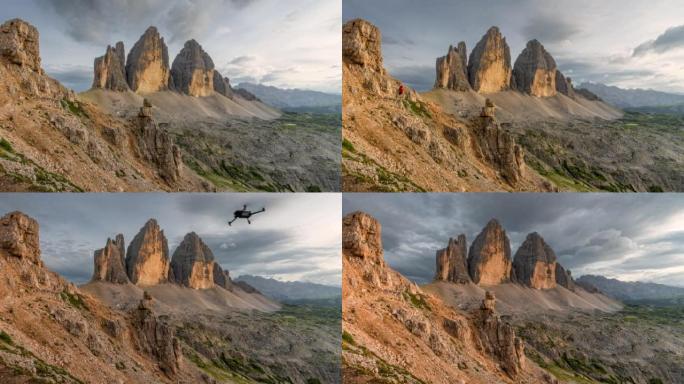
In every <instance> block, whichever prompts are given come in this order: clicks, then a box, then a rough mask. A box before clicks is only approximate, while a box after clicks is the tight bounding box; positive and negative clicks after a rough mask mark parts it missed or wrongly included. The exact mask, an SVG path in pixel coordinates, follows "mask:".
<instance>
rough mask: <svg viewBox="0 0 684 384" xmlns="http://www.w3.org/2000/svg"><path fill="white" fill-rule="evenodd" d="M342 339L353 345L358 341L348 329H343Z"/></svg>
mask: <svg viewBox="0 0 684 384" xmlns="http://www.w3.org/2000/svg"><path fill="white" fill-rule="evenodd" d="M342 341H343V342H345V343H349V344H351V345H356V342H355V341H354V336H352V335H351V333H349V332H347V331H342Z"/></svg>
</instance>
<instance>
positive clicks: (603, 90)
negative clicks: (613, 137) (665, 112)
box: [578, 83, 684, 112]
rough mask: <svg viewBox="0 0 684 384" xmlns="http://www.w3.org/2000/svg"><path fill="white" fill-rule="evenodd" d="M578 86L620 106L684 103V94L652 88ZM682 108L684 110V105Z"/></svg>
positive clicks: (601, 85)
mask: <svg viewBox="0 0 684 384" xmlns="http://www.w3.org/2000/svg"><path fill="white" fill-rule="evenodd" d="M578 88H582V89H586V90H588V91H590V92H592V93H594V94H596V95H597V96H598V97H600V98H601V99H603V100H604V101H606V102H608V103H610V104H612V105H614V106H616V107H619V108H640V107H670V106H676V105H683V104H684V95H681V94H676V93H667V92H659V91H654V90H652V89H622V88H618V87H614V86H609V85H605V84H601V83H582V84H580V86H579V87H578ZM680 110H684V107H683V108H680ZM644 112H648V111H644Z"/></svg>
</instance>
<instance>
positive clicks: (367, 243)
mask: <svg viewBox="0 0 684 384" xmlns="http://www.w3.org/2000/svg"><path fill="white" fill-rule="evenodd" d="M381 232H382V231H381V227H380V223H379V222H378V221H377V220H375V218H373V217H372V216H370V215H368V214H367V213H364V212H354V213H350V214H348V215H346V216H345V217H344V218H343V219H342V249H343V251H346V253H347V254H349V255H351V256H353V257H357V258H360V259H363V260H364V261H366V262H368V263H370V264H377V265H384V263H385V260H384V259H383V249H382V233H381Z"/></svg>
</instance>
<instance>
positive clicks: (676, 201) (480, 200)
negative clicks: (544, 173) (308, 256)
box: [343, 193, 684, 283]
mask: <svg viewBox="0 0 684 384" xmlns="http://www.w3.org/2000/svg"><path fill="white" fill-rule="evenodd" d="M354 210H363V211H366V212H368V213H369V214H371V215H373V216H375V217H376V218H377V219H378V220H380V223H381V224H382V225H383V230H382V237H383V245H384V249H385V257H386V259H387V262H388V263H389V264H390V265H391V266H392V267H394V268H396V269H397V270H399V271H400V272H401V273H403V274H404V275H406V276H408V277H410V278H411V279H413V280H415V281H417V282H421V283H423V282H428V281H430V280H431V279H432V277H433V275H434V268H435V266H434V265H435V259H434V258H435V251H436V250H437V249H440V248H443V247H445V246H446V244H447V241H448V239H449V237H453V236H456V235H458V234H460V233H463V234H465V235H466V238H467V241H468V244H470V243H472V241H473V240H474V239H475V237H476V235H477V234H478V233H479V232H480V231H481V229H482V227H484V226H485V225H486V223H487V221H489V220H490V219H491V218H496V219H498V220H499V221H500V222H501V224H502V225H503V226H504V228H505V229H506V231H507V233H508V236H509V238H510V239H511V246H512V251H513V253H515V251H516V250H517V247H518V246H519V245H520V244H521V242H522V241H523V240H524V237H525V236H526V235H527V234H528V233H530V232H533V231H537V232H539V233H540V234H541V235H542V236H543V237H544V238H545V239H546V241H547V242H548V243H549V244H550V245H551V247H552V248H553V249H555V250H556V253H557V255H558V257H559V260H560V261H561V263H563V265H564V266H566V267H567V268H570V269H573V270H575V271H574V272H576V275H578V276H579V275H581V273H582V271H583V270H585V269H587V268H588V267H591V266H592V265H594V264H595V263H597V262H612V263H618V264H619V261H620V260H623V259H626V258H628V257H638V258H639V259H641V258H643V259H642V260H647V258H648V257H649V254H648V253H644V250H642V249H641V248H640V247H647V248H646V249H652V250H653V251H652V253H651V254H654V253H656V252H659V251H658V250H657V249H658V248H657V247H655V245H653V244H656V245H657V246H658V247H662V244H664V243H666V242H669V243H672V244H675V246H673V249H676V246H679V247H684V238H681V237H679V236H678V233H676V231H675V233H670V234H668V235H667V236H665V235H649V236H648V237H647V238H644V239H641V236H642V235H643V233H644V230H645V229H647V228H652V227H654V226H656V225H657V224H659V223H661V222H662V221H663V220H665V219H667V218H668V217H670V216H671V215H673V214H676V213H677V212H682V211H684V197H681V196H679V195H677V194H664V195H663V194H659V195H658V196H652V195H603V194H512V195H511V194H488V193H478V194H427V195H425V194H418V195H416V194H393V195H392V196H387V195H382V196H381V197H377V196H374V195H373V194H353V195H345V196H344V198H343V211H344V213H345V214H346V213H349V212H351V211H354ZM637 239H639V240H637ZM673 254H676V252H674V251H673V252H670V253H668V252H665V251H663V253H662V255H663V256H662V257H663V259H666V258H669V257H673V258H674V259H676V257H675V256H671V255H673ZM659 257H660V256H659ZM630 263H635V264H633V266H632V267H629V268H632V270H634V268H636V260H634V261H631V262H630ZM628 265H629V264H628ZM611 271H612V272H614V273H625V272H627V270H623V269H620V267H619V266H616V267H613V269H612V270H611Z"/></svg>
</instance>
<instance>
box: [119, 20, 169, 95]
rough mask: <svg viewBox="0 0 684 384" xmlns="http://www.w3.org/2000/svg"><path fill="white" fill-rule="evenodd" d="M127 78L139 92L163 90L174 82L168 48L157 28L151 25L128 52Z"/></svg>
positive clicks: (131, 85) (132, 87)
mask: <svg viewBox="0 0 684 384" xmlns="http://www.w3.org/2000/svg"><path fill="white" fill-rule="evenodd" d="M126 79H127V81H128V86H129V87H130V88H131V90H133V91H134V92H138V93H152V92H158V91H163V90H166V89H169V87H170V85H172V84H173V81H172V80H171V72H170V70H169V52H168V48H167V47H166V43H164V38H163V37H161V35H159V32H158V31H157V28H155V27H149V28H148V29H147V30H146V31H145V33H144V34H143V35H142V36H141V37H140V39H139V40H138V41H137V42H136V43H135V45H134V46H133V49H131V51H130V52H129V53H128V59H127V61H126Z"/></svg>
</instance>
